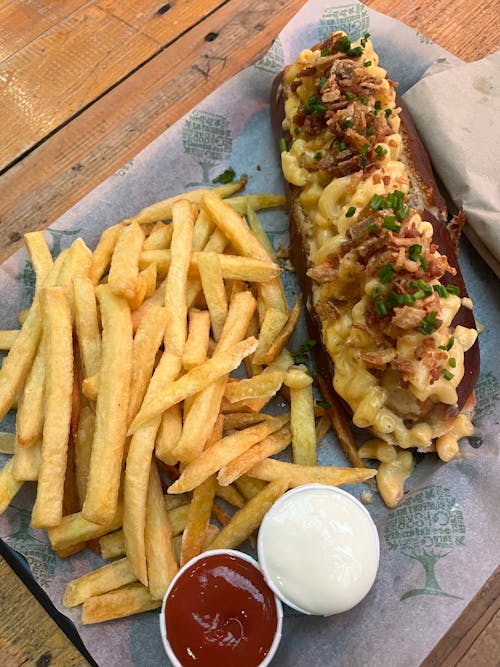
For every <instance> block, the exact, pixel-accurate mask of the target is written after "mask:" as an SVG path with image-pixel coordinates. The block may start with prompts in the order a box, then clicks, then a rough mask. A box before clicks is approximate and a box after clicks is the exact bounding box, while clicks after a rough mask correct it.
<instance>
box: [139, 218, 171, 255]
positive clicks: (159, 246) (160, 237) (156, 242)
mask: <svg viewBox="0 0 500 667" xmlns="http://www.w3.org/2000/svg"><path fill="white" fill-rule="evenodd" d="M157 224H158V226H157V227H156V228H155V229H153V231H152V232H151V234H150V235H149V236H148V238H147V239H146V240H145V241H144V246H143V247H144V250H164V249H167V248H170V242H171V241H172V231H173V227H172V225H165V224H164V223H157Z"/></svg>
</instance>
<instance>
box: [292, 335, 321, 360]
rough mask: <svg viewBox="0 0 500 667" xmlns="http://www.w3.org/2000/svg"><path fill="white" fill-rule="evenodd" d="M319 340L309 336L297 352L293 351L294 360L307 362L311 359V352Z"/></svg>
mask: <svg viewBox="0 0 500 667" xmlns="http://www.w3.org/2000/svg"><path fill="white" fill-rule="evenodd" d="M316 343H317V341H315V340H314V339H312V338H308V339H307V340H305V341H304V342H303V343H302V344H301V345H299V347H298V349H297V350H296V351H295V352H292V357H293V360H294V362H295V363H296V364H305V363H306V362H307V361H308V360H309V352H310V351H311V350H312V349H313V347H314V346H315V345H316Z"/></svg>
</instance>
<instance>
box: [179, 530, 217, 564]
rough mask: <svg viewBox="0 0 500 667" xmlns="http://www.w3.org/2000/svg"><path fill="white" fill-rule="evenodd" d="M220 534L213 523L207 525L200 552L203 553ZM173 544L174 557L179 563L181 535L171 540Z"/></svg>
mask: <svg viewBox="0 0 500 667" xmlns="http://www.w3.org/2000/svg"><path fill="white" fill-rule="evenodd" d="M219 533H220V528H219V527H218V526H216V525H215V524H214V523H209V524H208V526H207V531H206V533H205V537H204V539H203V546H202V549H201V550H202V551H205V550H206V549H207V547H208V545H209V544H210V543H211V542H213V541H214V539H215V538H216V536H217V535H218V534H219ZM173 543H174V551H175V557H176V559H177V562H180V560H181V548H182V535H177V536H176V537H174V539H173Z"/></svg>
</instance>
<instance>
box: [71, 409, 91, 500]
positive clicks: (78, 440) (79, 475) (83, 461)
mask: <svg viewBox="0 0 500 667" xmlns="http://www.w3.org/2000/svg"><path fill="white" fill-rule="evenodd" d="M94 428H95V415H94V413H93V412H92V410H91V409H90V407H88V406H84V407H83V408H82V409H81V410H80V417H79V420H78V428H77V431H76V434H75V480H76V490H77V492H78V499H79V501H80V506H81V505H83V503H84V501H85V496H86V495H87V480H88V477H89V468H90V453H91V451H92V441H93V438H94Z"/></svg>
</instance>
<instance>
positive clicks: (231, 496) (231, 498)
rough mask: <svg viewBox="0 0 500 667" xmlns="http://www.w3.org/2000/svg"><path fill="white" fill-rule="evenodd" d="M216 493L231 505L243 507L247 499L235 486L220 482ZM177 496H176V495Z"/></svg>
mask: <svg viewBox="0 0 500 667" xmlns="http://www.w3.org/2000/svg"><path fill="white" fill-rule="evenodd" d="M215 495H216V496H217V497H218V498H221V499H222V500H224V501H225V502H226V503H228V504H229V505H232V506H233V507H238V508H239V509H241V508H242V507H243V505H244V504H245V499H244V498H243V496H242V495H241V493H240V492H239V491H238V489H236V488H235V487H234V486H221V485H220V484H219V483H217V484H216V486H215ZM174 498H175V496H174Z"/></svg>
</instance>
